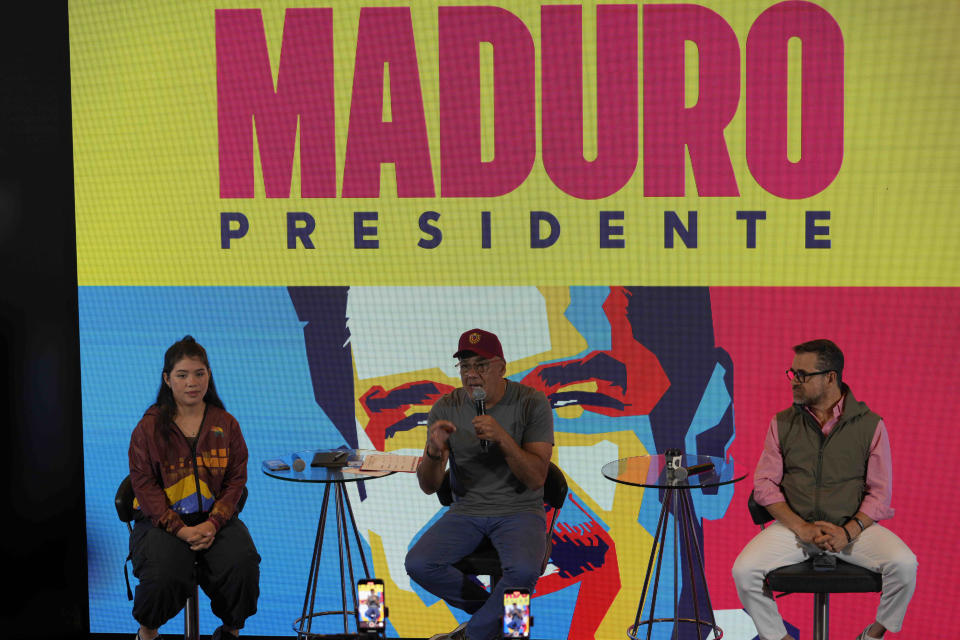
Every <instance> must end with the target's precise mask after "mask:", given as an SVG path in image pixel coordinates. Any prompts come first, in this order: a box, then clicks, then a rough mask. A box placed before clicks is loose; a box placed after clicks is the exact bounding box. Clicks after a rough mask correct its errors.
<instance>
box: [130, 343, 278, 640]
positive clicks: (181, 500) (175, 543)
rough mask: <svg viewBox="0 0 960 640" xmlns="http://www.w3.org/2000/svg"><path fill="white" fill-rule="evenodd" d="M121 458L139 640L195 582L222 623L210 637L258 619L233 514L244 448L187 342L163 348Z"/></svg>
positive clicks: (249, 565)
mask: <svg viewBox="0 0 960 640" xmlns="http://www.w3.org/2000/svg"><path fill="white" fill-rule="evenodd" d="M129 455H130V480H131V483H132V485H133V490H134V494H135V495H136V500H135V502H134V506H135V507H136V508H138V509H139V513H138V515H137V516H136V526H135V527H134V529H133V534H132V536H131V538H130V547H131V553H132V557H133V573H134V575H135V576H136V577H137V578H139V580H140V584H139V585H137V589H136V596H135V597H134V603H133V617H134V618H135V619H136V620H137V622H139V623H140V629H139V630H138V632H137V637H138V638H139V640H152V639H153V638H155V637H157V635H158V631H157V629H158V628H159V627H160V626H161V625H163V624H164V623H165V622H166V621H167V620H169V619H170V618H172V617H173V616H175V615H176V614H177V612H178V611H180V609H182V608H183V606H184V604H185V603H186V601H187V598H188V597H189V595H190V594H191V593H192V591H193V581H194V579H196V581H197V583H198V584H199V585H200V586H201V587H202V588H203V590H204V592H206V594H207V595H208V596H209V597H210V605H211V608H212V609H213V613H214V614H215V615H216V616H217V617H218V618H220V619H221V620H222V621H223V625H222V626H221V627H218V628H217V630H216V631H215V632H214V635H213V638H214V640H221V639H223V640H230V639H231V638H233V637H235V636H236V635H237V633H238V631H239V629H241V628H242V627H243V625H244V621H245V620H246V619H247V618H248V617H250V616H252V615H253V614H254V613H256V611H257V598H258V597H259V595H260V586H259V582H260V566H259V565H260V556H259V555H258V554H257V550H256V548H255V547H254V545H253V540H252V539H251V538H250V534H249V532H248V531H247V528H246V526H244V524H243V523H242V522H241V521H240V520H239V519H238V518H237V515H236V514H237V503H238V501H239V500H240V497H241V495H242V493H243V488H244V485H245V484H246V482H247V446H246V444H245V443H244V440H243V435H242V434H241V433H240V427H239V425H238V424H237V421H236V419H234V417H233V416H232V415H230V414H229V413H227V412H226V411H225V410H224V408H223V402H221V401H220V398H219V396H218V395H217V389H216V387H215V386H214V384H213V375H212V374H211V372H210V363H209V361H208V360H207V353H206V351H205V350H204V348H203V347H202V346H200V345H199V344H197V342H196V341H195V340H194V339H193V338H192V337H191V336H186V337H184V338H183V339H182V340H180V341H179V342H176V343H175V344H173V346H171V347H170V348H169V349H167V352H166V354H165V355H164V363H163V373H162V375H161V381H160V390H159V391H158V392H157V401H156V403H155V404H153V405H152V406H150V408H148V409H147V411H146V413H145V414H144V415H143V418H141V420H140V422H139V423H138V424H137V426H136V428H135V429H134V430H133V435H132V437H131V438H130V452H129ZM194 562H196V565H197V567H196V577H194Z"/></svg>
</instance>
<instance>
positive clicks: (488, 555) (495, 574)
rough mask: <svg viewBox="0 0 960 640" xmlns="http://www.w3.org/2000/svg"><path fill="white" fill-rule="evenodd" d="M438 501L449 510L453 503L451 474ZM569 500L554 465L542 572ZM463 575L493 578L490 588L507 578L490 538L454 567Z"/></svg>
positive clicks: (546, 497) (547, 491) (547, 492)
mask: <svg viewBox="0 0 960 640" xmlns="http://www.w3.org/2000/svg"><path fill="white" fill-rule="evenodd" d="M437 498H438V499H439V500H440V504H442V505H443V506H445V507H448V506H450V505H451V504H452V503H453V493H452V491H451V490H450V471H449V470H448V471H447V472H446V473H444V474H443V484H442V485H440V489H439V490H437ZM566 499H567V479H566V478H564V477H563V472H562V471H560V468H559V467H558V466H557V465H555V464H553V463H552V462H551V463H550V468H549V469H547V479H546V481H545V482H544V485H543V501H544V503H545V504H546V505H548V506H549V507H551V508H552V509H553V514H552V516H551V517H550V527H549V528H548V529H547V531H546V537H547V546H546V553H544V556H543V562H542V563H541V565H540V572H541V573H543V570H544V569H546V568H547V562H549V560H550V553H551V551H553V526H554V525H555V524H556V522H557V516H559V515H560V509H561V507H563V503H564V501H565V500H566ZM453 566H454V567H455V568H457V569H459V570H460V571H462V572H463V573H465V574H467V575H471V576H490V588H491V589H492V588H493V587H495V586H496V584H497V582H499V581H500V578H502V577H503V570H502V568H501V566H500V556H499V555H498V554H497V550H496V549H494V548H493V544H492V543H491V542H490V539H489V538H484V539H483V540H482V541H481V542H480V544H479V545H477V548H476V549H474V550H473V551H472V552H471V553H470V554H468V555H467V556H466V557H464V558H462V559H461V560H459V561H458V562H456V563H454V565H453Z"/></svg>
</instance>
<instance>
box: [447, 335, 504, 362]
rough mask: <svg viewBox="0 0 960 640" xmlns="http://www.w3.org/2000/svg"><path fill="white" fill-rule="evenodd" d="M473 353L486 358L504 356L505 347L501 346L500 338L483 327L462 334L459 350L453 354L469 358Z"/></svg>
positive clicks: (455, 356)
mask: <svg viewBox="0 0 960 640" xmlns="http://www.w3.org/2000/svg"><path fill="white" fill-rule="evenodd" d="M473 355H478V356H482V357H484V358H503V347H501V346H500V338H498V337H497V336H495V335H494V334H492V333H490V332H489V331H484V330H483V329H470V331H464V332H463V335H462V336H460V342H459V343H458V344H457V352H456V353H455V354H453V357H454V358H464V357H467V358H468V357H470V356H473Z"/></svg>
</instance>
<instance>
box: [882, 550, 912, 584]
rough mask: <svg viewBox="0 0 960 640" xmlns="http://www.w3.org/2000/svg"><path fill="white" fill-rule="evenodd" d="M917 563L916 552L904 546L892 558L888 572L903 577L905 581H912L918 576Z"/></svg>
mask: <svg viewBox="0 0 960 640" xmlns="http://www.w3.org/2000/svg"><path fill="white" fill-rule="evenodd" d="M917 565H918V563H917V556H916V554H914V553H913V551H911V550H910V549H908V548H906V547H904V548H903V549H901V550H900V552H899V553H897V554H896V555H895V556H893V557H892V558H891V559H890V563H889V564H888V572H889V573H890V574H893V575H897V576H899V577H901V578H903V579H904V581H912V580H914V579H915V578H916V576H917Z"/></svg>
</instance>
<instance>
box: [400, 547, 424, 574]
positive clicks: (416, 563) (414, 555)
mask: <svg viewBox="0 0 960 640" xmlns="http://www.w3.org/2000/svg"><path fill="white" fill-rule="evenodd" d="M403 566H404V568H405V569H406V570H407V575H408V576H410V577H411V578H413V579H414V581H416V582H419V580H418V578H423V576H425V575H427V574H428V573H429V572H430V563H429V561H428V559H427V558H426V556H424V555H423V554H422V553H420V552H418V550H417V547H414V548H413V549H411V550H410V551H408V552H407V557H406V558H405V559H404V561H403Z"/></svg>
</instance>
